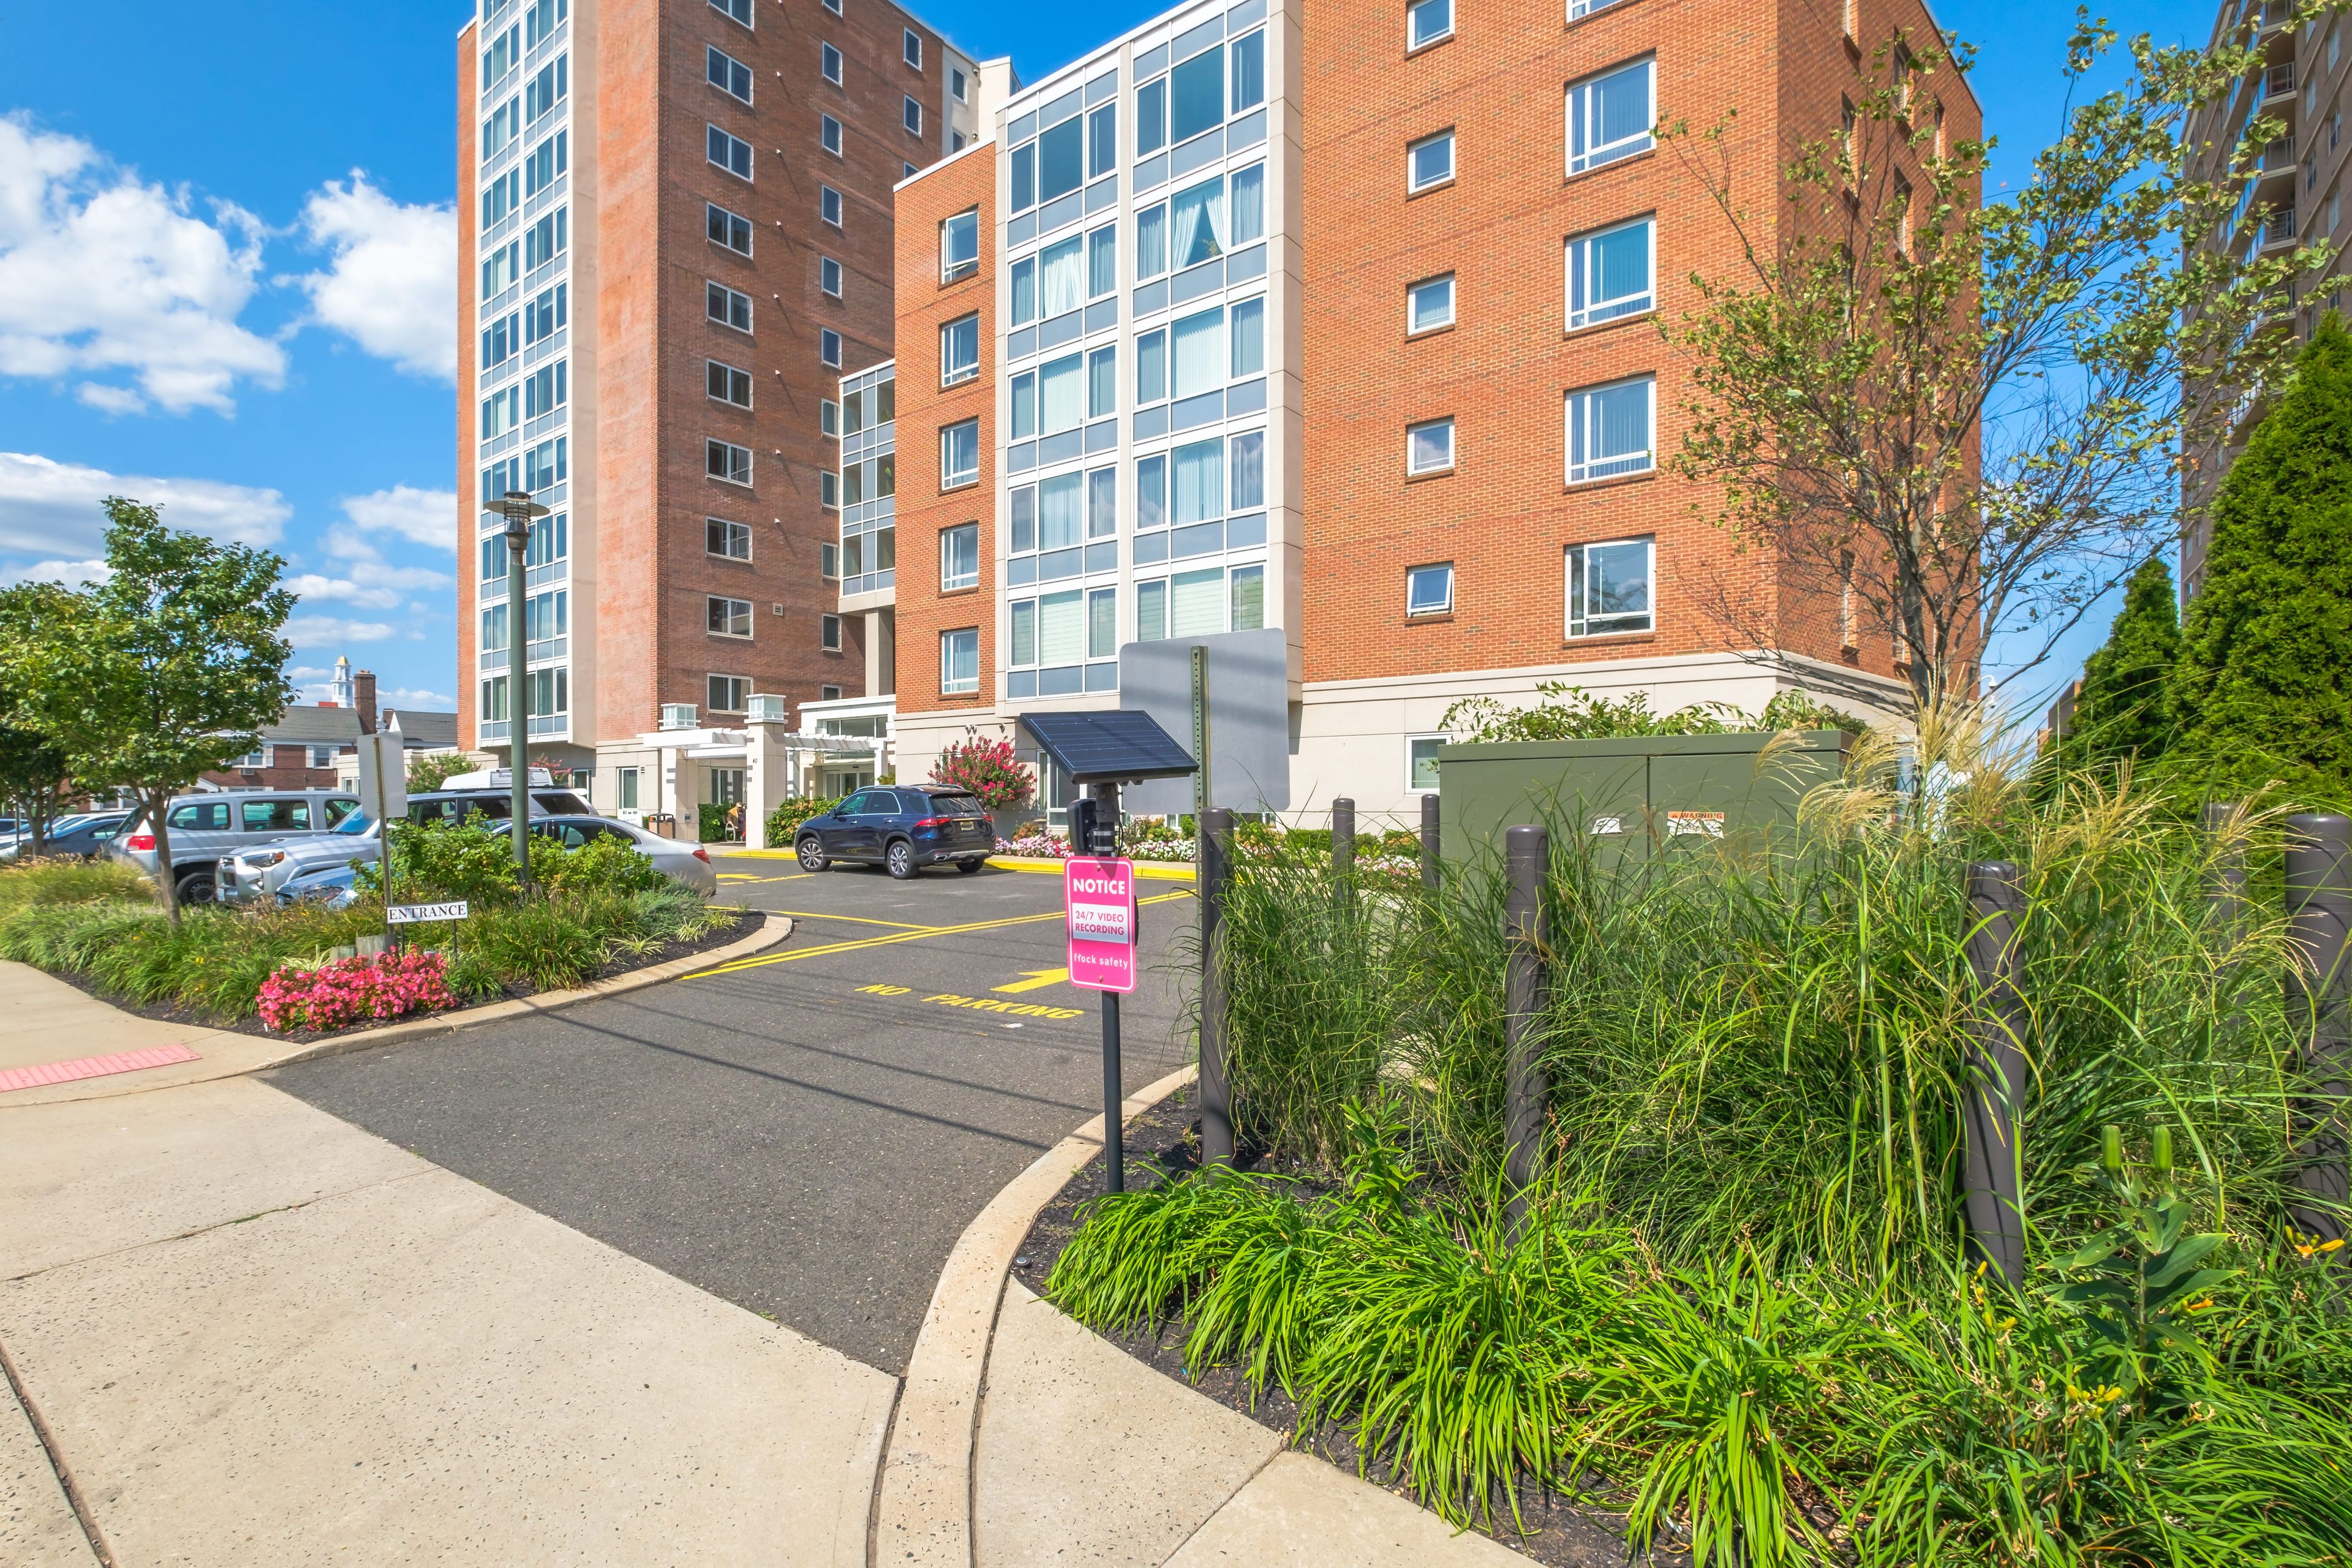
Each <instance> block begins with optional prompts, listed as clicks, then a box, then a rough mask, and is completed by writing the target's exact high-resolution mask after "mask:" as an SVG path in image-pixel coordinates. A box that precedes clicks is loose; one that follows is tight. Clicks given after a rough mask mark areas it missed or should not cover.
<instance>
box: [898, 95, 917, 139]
mask: <svg viewBox="0 0 2352 1568" xmlns="http://www.w3.org/2000/svg"><path fill="white" fill-rule="evenodd" d="M898 120H899V122H900V123H901V124H903V125H905V126H906V128H907V129H908V132H911V133H913V134H914V135H917V136H920V135H921V134H922V133H923V106H922V105H921V104H919V103H917V102H916V101H915V100H913V99H911V98H907V97H904V96H901V97H900V99H899V100H898Z"/></svg>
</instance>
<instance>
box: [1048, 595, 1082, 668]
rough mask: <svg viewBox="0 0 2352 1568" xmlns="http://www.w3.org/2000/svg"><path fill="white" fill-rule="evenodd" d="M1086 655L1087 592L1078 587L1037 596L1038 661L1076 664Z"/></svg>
mask: <svg viewBox="0 0 2352 1568" xmlns="http://www.w3.org/2000/svg"><path fill="white" fill-rule="evenodd" d="M1086 657H1087V616H1086V595H1085V593H1084V592H1083V591H1082V590H1079V589H1076V588H1071V589H1067V590H1066V591H1064V592H1062V593H1059V594H1041V595H1038V598H1037V662H1038V663H1039V664H1077V663H1079V662H1081V661H1082V660H1084V659H1085V658H1086Z"/></svg>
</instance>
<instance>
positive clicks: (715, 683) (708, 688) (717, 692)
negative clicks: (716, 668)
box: [703, 675, 751, 778]
mask: <svg viewBox="0 0 2352 1568" xmlns="http://www.w3.org/2000/svg"><path fill="white" fill-rule="evenodd" d="M704 687H705V689H704V691H703V696H704V698H705V699H707V701H706V704H705V705H706V706H707V707H708V708H709V710H710V711H712V712H713V713H740V712H742V711H744V710H746V709H748V708H750V707H751V679H750V678H749V677H746V676H740V675H714V676H711V677H710V678H709V679H708V680H707V681H705V682H704ZM713 771H714V772H720V771H729V770H716V769H714V770H713ZM737 776H738V777H739V778H740V776H741V775H740V773H739V774H738V775H737Z"/></svg>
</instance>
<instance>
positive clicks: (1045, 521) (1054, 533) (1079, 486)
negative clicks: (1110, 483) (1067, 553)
mask: <svg viewBox="0 0 2352 1568" xmlns="http://www.w3.org/2000/svg"><path fill="white" fill-rule="evenodd" d="M1085 483H1086V480H1085V478H1084V476H1082V475H1078V474H1063V475H1061V476H1059V477H1058V478H1055V479H1047V480H1046V481H1045V483H1043V484H1041V485H1039V486H1038V487H1037V523H1038V530H1037V531H1038V535H1039V538H1038V541H1037V542H1038V547H1039V548H1040V549H1045V550H1067V549H1068V548H1069V547H1070V546H1072V545H1073V544H1078V543H1081V542H1084V540H1085V528H1086V519H1085V516H1084V509H1085V496H1084V492H1083V487H1084V485H1085Z"/></svg>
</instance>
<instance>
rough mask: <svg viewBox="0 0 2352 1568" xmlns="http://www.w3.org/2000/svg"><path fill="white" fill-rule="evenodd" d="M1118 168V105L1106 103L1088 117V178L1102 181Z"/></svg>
mask: <svg viewBox="0 0 2352 1568" xmlns="http://www.w3.org/2000/svg"><path fill="white" fill-rule="evenodd" d="M1117 167H1118V103H1116V102H1111V103H1106V104H1104V105H1102V106H1101V107H1100V108H1098V109H1097V110H1094V112H1092V113H1091V114H1088V115H1087V179H1089V180H1097V179H1100V178H1101V177H1102V176H1103V175H1105V174H1109V173H1110V172H1111V171H1112V170H1113V169H1116V168H1117Z"/></svg>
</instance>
